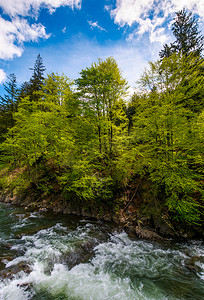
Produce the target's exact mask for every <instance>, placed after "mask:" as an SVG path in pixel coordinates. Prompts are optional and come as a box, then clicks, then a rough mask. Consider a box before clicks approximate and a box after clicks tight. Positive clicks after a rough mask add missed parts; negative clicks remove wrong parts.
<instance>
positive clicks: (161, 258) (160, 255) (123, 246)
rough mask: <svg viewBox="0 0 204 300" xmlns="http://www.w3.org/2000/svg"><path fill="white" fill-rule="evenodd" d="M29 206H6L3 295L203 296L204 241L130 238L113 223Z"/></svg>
mask: <svg viewBox="0 0 204 300" xmlns="http://www.w3.org/2000/svg"><path fill="white" fill-rule="evenodd" d="M30 210H31V208H27V209H25V208H24V207H19V206H15V205H8V204H5V203H0V279H1V280H0V299H2V300H3V299H9V300H29V299H30V300H31V299H32V300H42V299H44V300H60V299H72V300H76V299H78V300H79V299H80V300H90V299H94V300H104V299H107V300H112V299H115V300H120V299H126V300H132V299H138V300H143V299H154V300H161V299H172V300H178V299H185V300H191V299H196V300H202V299H203V296H204V286H203V279H204V245H203V243H202V242H200V241H192V242H191V241H186V242H183V243H182V242H176V241H173V240H163V241H147V240H144V239H139V238H130V237H128V235H127V234H126V233H125V232H124V231H123V230H121V228H120V227H118V226H116V225H115V224H114V223H111V222H105V221H99V220H94V219H91V218H85V217H77V216H74V215H65V214H64V215H63V214H60V213H53V212H49V211H43V210H42V209H41V210H39V211H38V212H36V211H35V212H31V211H30ZM170 283H171V284H170Z"/></svg>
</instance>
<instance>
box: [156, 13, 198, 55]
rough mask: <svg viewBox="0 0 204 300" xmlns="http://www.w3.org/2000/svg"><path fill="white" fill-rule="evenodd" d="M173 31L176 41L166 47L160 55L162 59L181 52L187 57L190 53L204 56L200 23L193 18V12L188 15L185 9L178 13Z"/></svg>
mask: <svg viewBox="0 0 204 300" xmlns="http://www.w3.org/2000/svg"><path fill="white" fill-rule="evenodd" d="M171 30H172V32H173V34H174V36H175V38H176V40H175V42H173V43H171V44H170V45H167V44H165V45H164V48H163V50H161V51H160V53H159V55H160V57H161V58H163V57H169V56H170V55H171V54H172V53H178V52H180V51H181V52H182V54H185V55H189V54H190V53H194V54H196V55H198V56H201V55H202V51H203V36H202V35H200V32H199V30H198V21H197V20H196V19H195V17H194V16H192V12H190V13H187V11H186V10H185V9H183V10H180V11H178V12H177V13H176V16H175V18H174V23H173V25H172V28H171Z"/></svg>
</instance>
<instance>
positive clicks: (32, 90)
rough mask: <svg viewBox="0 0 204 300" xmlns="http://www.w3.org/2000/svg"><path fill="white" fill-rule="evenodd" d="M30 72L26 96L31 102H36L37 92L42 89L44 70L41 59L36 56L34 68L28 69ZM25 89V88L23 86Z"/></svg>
mask: <svg viewBox="0 0 204 300" xmlns="http://www.w3.org/2000/svg"><path fill="white" fill-rule="evenodd" d="M30 70H32V71H33V74H32V77H31V79H30V81H29V83H28V87H27V88H28V94H29V96H30V100H31V101H36V100H38V98H39V97H38V93H36V92H38V91H40V90H41V89H42V84H43V80H44V72H45V70H46V68H45V66H44V64H43V59H42V57H41V56H40V54H38V56H37V59H36V61H35V64H34V67H33V68H30ZM25 87H26V86H25Z"/></svg>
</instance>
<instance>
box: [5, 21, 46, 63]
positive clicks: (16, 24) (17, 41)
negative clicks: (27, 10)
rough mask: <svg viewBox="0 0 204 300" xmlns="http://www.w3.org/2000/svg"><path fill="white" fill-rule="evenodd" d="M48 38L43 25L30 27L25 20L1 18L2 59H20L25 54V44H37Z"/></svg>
mask: <svg viewBox="0 0 204 300" xmlns="http://www.w3.org/2000/svg"><path fill="white" fill-rule="evenodd" d="M48 37H49V35H48V34H46V31H45V27H44V26H43V25H42V24H32V25H30V24H29V23H28V22H27V20H25V19H20V18H15V19H14V20H12V21H8V20H5V19H3V18H2V17H0V59H3V60H7V59H12V58H13V57H14V56H18V57H19V56H21V55H22V53H23V43H24V42H29V41H32V42H36V41H38V39H39V38H48Z"/></svg>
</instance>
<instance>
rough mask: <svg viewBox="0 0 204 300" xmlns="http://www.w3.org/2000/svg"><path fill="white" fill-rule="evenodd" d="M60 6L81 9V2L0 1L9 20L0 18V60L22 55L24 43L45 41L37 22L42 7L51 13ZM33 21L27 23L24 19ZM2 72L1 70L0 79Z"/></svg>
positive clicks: (41, 0) (42, 30) (79, 0)
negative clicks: (29, 18) (28, 17)
mask: <svg viewBox="0 0 204 300" xmlns="http://www.w3.org/2000/svg"><path fill="white" fill-rule="evenodd" d="M60 6H69V7H71V8H72V9H74V8H75V7H76V8H80V7H81V0H0V8H2V10H3V13H4V14H6V15H8V16H9V17H10V18H9V19H8V18H7V19H5V18H3V15H2V16H0V59H1V60H8V59H13V58H14V57H15V56H17V57H20V56H21V55H22V53H23V51H24V50H23V44H24V43H25V42H30V41H32V42H37V41H38V40H39V39H40V38H43V39H47V38H49V36H50V35H48V34H47V33H46V29H45V27H44V26H43V25H42V24H41V23H38V22H37V19H38V14H39V11H40V9H41V8H42V7H44V8H47V9H48V10H49V13H53V12H54V11H55V9H57V8H58V7H60ZM27 16H31V17H32V18H34V19H35V21H36V22H35V23H33V22H32V21H31V22H30V23H29V22H28V21H27V19H26V18H25V17H27ZM3 72H4V71H3V70H2V69H1V73H0V76H1V77H0V79H1V78H3V74H4V73H3Z"/></svg>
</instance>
